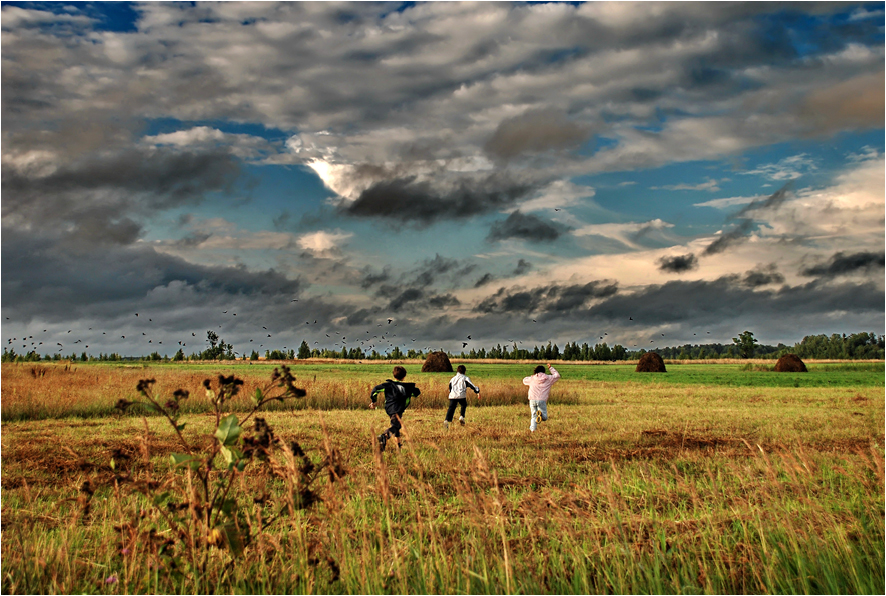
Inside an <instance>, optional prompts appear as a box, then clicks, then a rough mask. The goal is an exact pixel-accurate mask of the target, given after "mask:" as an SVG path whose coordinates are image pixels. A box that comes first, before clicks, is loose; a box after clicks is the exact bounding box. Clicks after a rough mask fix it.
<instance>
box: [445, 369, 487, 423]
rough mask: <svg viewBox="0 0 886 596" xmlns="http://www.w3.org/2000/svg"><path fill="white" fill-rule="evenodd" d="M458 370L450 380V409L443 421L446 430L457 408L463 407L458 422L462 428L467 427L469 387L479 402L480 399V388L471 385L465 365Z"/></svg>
mask: <svg viewBox="0 0 886 596" xmlns="http://www.w3.org/2000/svg"><path fill="white" fill-rule="evenodd" d="M456 370H457V371H458V372H457V373H456V374H455V376H454V377H452V378H451V379H450V380H449V409H448V410H446V419H445V420H444V421H443V426H444V427H446V428H449V423H450V422H452V417H453V415H455V407H456V406H461V416H459V417H458V422H459V423H460V424H461V425H462V426H464V425H465V410H467V409H468V398H467V395H468V387H470V388H471V389H473V390H474V393H476V394H477V400H479V399H480V388H479V387H477V386H476V385H474V384H473V383H471V378H470V377H467V376H465V372H467V369H466V368H465V367H464V365H463V364H459V365H458V368H457V369H456Z"/></svg>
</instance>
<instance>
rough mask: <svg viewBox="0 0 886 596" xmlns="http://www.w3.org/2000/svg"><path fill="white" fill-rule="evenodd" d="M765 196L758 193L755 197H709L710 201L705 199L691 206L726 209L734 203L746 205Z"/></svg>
mask: <svg viewBox="0 0 886 596" xmlns="http://www.w3.org/2000/svg"><path fill="white" fill-rule="evenodd" d="M765 198H766V197H765V196H763V195H758V196H756V197H728V198H725V199H711V200H710V201H705V202H704V203H693V204H692V206H693V207H713V208H714V209H726V208H728V207H732V206H734V205H747V204H749V203H753V202H754V201H759V200H761V199H765Z"/></svg>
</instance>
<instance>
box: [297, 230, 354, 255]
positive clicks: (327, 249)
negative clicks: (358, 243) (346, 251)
mask: <svg viewBox="0 0 886 596" xmlns="http://www.w3.org/2000/svg"><path fill="white" fill-rule="evenodd" d="M353 235H354V234H352V233H351V232H342V231H341V230H336V231H334V232H328V231H326V230H319V231H317V232H311V233H310V234H303V235H301V236H299V237H298V240H297V243H298V246H299V248H301V249H302V250H307V251H310V252H312V253H314V255H315V256H320V257H322V256H328V255H330V254H331V253H333V252H335V251H336V250H338V249H339V248H340V247H341V245H342V244H343V243H344V242H345V241H346V240H348V239H349V238H351V237H352V236H353Z"/></svg>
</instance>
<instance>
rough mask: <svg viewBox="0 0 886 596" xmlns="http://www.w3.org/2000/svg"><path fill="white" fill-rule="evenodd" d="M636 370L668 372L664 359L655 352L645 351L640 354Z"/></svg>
mask: <svg viewBox="0 0 886 596" xmlns="http://www.w3.org/2000/svg"><path fill="white" fill-rule="evenodd" d="M636 372H668V371H667V369H665V365H664V360H662V359H661V356H659V355H658V354H656V353H655V352H646V353H645V354H643V355H642V356H640V361H639V362H638V363H637V370H636Z"/></svg>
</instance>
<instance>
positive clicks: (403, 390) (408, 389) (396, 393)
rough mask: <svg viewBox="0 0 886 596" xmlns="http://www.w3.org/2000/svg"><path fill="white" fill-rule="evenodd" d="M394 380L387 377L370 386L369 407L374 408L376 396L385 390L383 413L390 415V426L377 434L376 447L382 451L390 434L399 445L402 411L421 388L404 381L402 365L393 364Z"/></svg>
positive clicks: (417, 394)
mask: <svg viewBox="0 0 886 596" xmlns="http://www.w3.org/2000/svg"><path fill="white" fill-rule="evenodd" d="M393 375H394V378H395V379H397V380H396V381H392V380H391V379H387V380H386V381H385V382H384V383H382V384H381V385H376V386H375V387H373V388H372V393H371V394H370V396H369V398H370V399H371V400H372V401H371V402H370V404H369V407H370V408H371V409H373V410H374V409H375V402H376V396H377V395H378V394H379V393H381V392H382V391H384V392H385V413H386V414H387V415H388V416H390V417H391V427H390V428H389V429H388V430H386V431H385V432H383V433H382V434H380V435H378V447H379V449H381V450H382V451H384V450H385V447H386V446H387V444H388V439H390V438H391V437H392V436H393V437H397V447H400V429H401V428H402V425H401V424H400V419H401V418H402V417H403V412H404V411H406V408H408V407H409V402H411V401H412V398H413V397H418V396H419V395H421V390H419V388H418V387H416V386H415V383H404V382H403V379H405V378H406V369H405V368H403V367H402V366H395V367H394V371H393Z"/></svg>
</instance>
